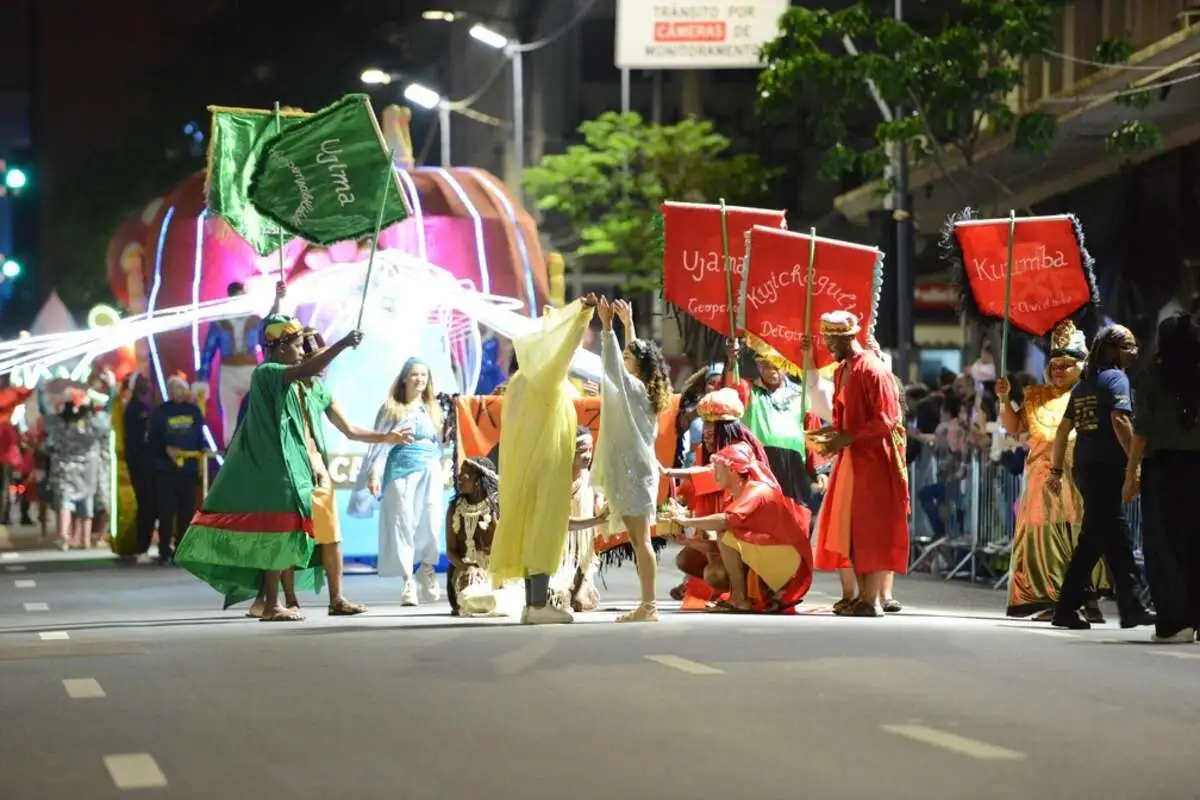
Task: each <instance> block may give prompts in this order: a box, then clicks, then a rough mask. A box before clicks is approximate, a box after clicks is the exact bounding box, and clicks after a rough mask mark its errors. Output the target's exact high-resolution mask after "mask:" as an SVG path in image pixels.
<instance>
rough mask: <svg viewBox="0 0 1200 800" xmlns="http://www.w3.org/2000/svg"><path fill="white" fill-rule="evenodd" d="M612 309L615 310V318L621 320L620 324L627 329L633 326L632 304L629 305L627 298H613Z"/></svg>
mask: <svg viewBox="0 0 1200 800" xmlns="http://www.w3.org/2000/svg"><path fill="white" fill-rule="evenodd" d="M613 309H614V310H615V311H616V312H617V318H618V319H620V320H621V324H622V325H624V326H625V330H626V331H628V330H629V329H631V328H632V327H633V306H631V305H629V301H628V300H614V301H613Z"/></svg>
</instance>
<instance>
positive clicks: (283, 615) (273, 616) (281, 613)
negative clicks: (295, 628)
mask: <svg viewBox="0 0 1200 800" xmlns="http://www.w3.org/2000/svg"><path fill="white" fill-rule="evenodd" d="M258 621H259V622H303V621H304V615H303V614H301V613H299V612H298V611H293V610H292V609H290V608H280V609H276V610H274V611H272V612H269V613H268V612H265V611H264V612H263V615H262V616H261V617H259V619H258Z"/></svg>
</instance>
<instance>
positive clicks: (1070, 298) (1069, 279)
mask: <svg viewBox="0 0 1200 800" xmlns="http://www.w3.org/2000/svg"><path fill="white" fill-rule="evenodd" d="M1008 230H1009V220H1007V219H985V220H968V221H965V222H959V223H956V224H955V226H954V236H955V238H956V239H957V240H958V244H959V246H960V247H961V248H962V251H963V269H964V271H965V272H966V275H967V280H968V283H969V284H970V287H971V294H972V295H973V296H974V298H975V305H977V306H978V307H979V310H980V311H981V312H983V313H984V314H987V315H988V316H991V317H997V318H1000V319H1003V318H1004V284H1005V279H1006V274H1007V265H1008ZM1012 255H1013V258H1012V297H1011V303H1010V305H1009V321H1010V322H1011V323H1012V324H1013V325H1014V326H1016V327H1017V328H1020V329H1021V330H1023V331H1025V332H1026V333H1028V334H1031V335H1033V336H1045V335H1046V334H1047V333H1049V332H1050V330H1051V328H1053V327H1054V325H1055V324H1056V323H1057V322H1059V321H1060V320H1062V319H1065V318H1066V317H1069V316H1071V315H1072V314H1074V313H1075V312H1076V311H1078V310H1079V309H1081V308H1083V307H1084V306H1085V305H1087V303H1088V301H1089V300H1091V287H1090V286H1089V284H1088V279H1087V274H1086V272H1085V271H1084V268H1083V258H1082V256H1081V253H1080V249H1079V239H1078V238H1076V235H1075V225H1074V220H1073V219H1072V218H1071V217H1068V216H1065V215H1063V216H1056V217H1024V218H1018V219H1017V224H1016V229H1015V233H1014V236H1013V254H1012Z"/></svg>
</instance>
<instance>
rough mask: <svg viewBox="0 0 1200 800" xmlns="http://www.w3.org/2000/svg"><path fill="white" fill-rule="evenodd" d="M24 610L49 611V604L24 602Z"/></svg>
mask: <svg viewBox="0 0 1200 800" xmlns="http://www.w3.org/2000/svg"><path fill="white" fill-rule="evenodd" d="M25 610H26V611H49V610H50V606H48V605H46V604H45V603H26V604H25Z"/></svg>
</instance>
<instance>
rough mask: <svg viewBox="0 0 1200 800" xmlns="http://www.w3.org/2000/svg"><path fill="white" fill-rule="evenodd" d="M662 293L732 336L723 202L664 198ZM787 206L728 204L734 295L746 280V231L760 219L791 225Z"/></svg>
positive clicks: (770, 224)
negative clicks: (778, 208) (768, 207)
mask: <svg viewBox="0 0 1200 800" xmlns="http://www.w3.org/2000/svg"><path fill="white" fill-rule="evenodd" d="M662 216H663V296H664V297H665V298H666V301H667V302H668V303H672V304H674V305H676V306H678V307H679V308H681V309H683V310H684V311H685V312H686V313H687V315H688V316H689V317H691V318H692V319H694V320H696V321H697V322H699V323H700V324H701V325H704V326H705V327H708V328H711V329H712V330H714V331H716V332H717V333H719V334H721V335H722V336H729V335H730V330H729V319H730V307H729V294H728V290H727V287H726V284H725V261H724V259H723V257H722V252H723V250H724V248H723V247H722V231H721V207H720V206H714V205H703V204H700V203H675V202H671V201H669V200H668V201H667V202H665V203H663V207H662ZM784 217H785V213H784V212H783V211H769V210H766V209H761V208H742V207H739V206H726V207H725V230H726V232H727V235H728V242H729V262H730V263H729V268H730V270H731V272H732V273H733V274H732V276H731V281H730V282H731V284H732V291H733V295H732V296H733V300H734V302H737V298H738V292H739V291H740V287H741V283H742V259H743V258H744V257H745V255H746V232H747V231H749V230H750V228H752V227H753V226H755V225H765V226H768V227H771V228H776V229H779V228H784V227H786V224H787V223H786V220H785V219H784Z"/></svg>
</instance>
